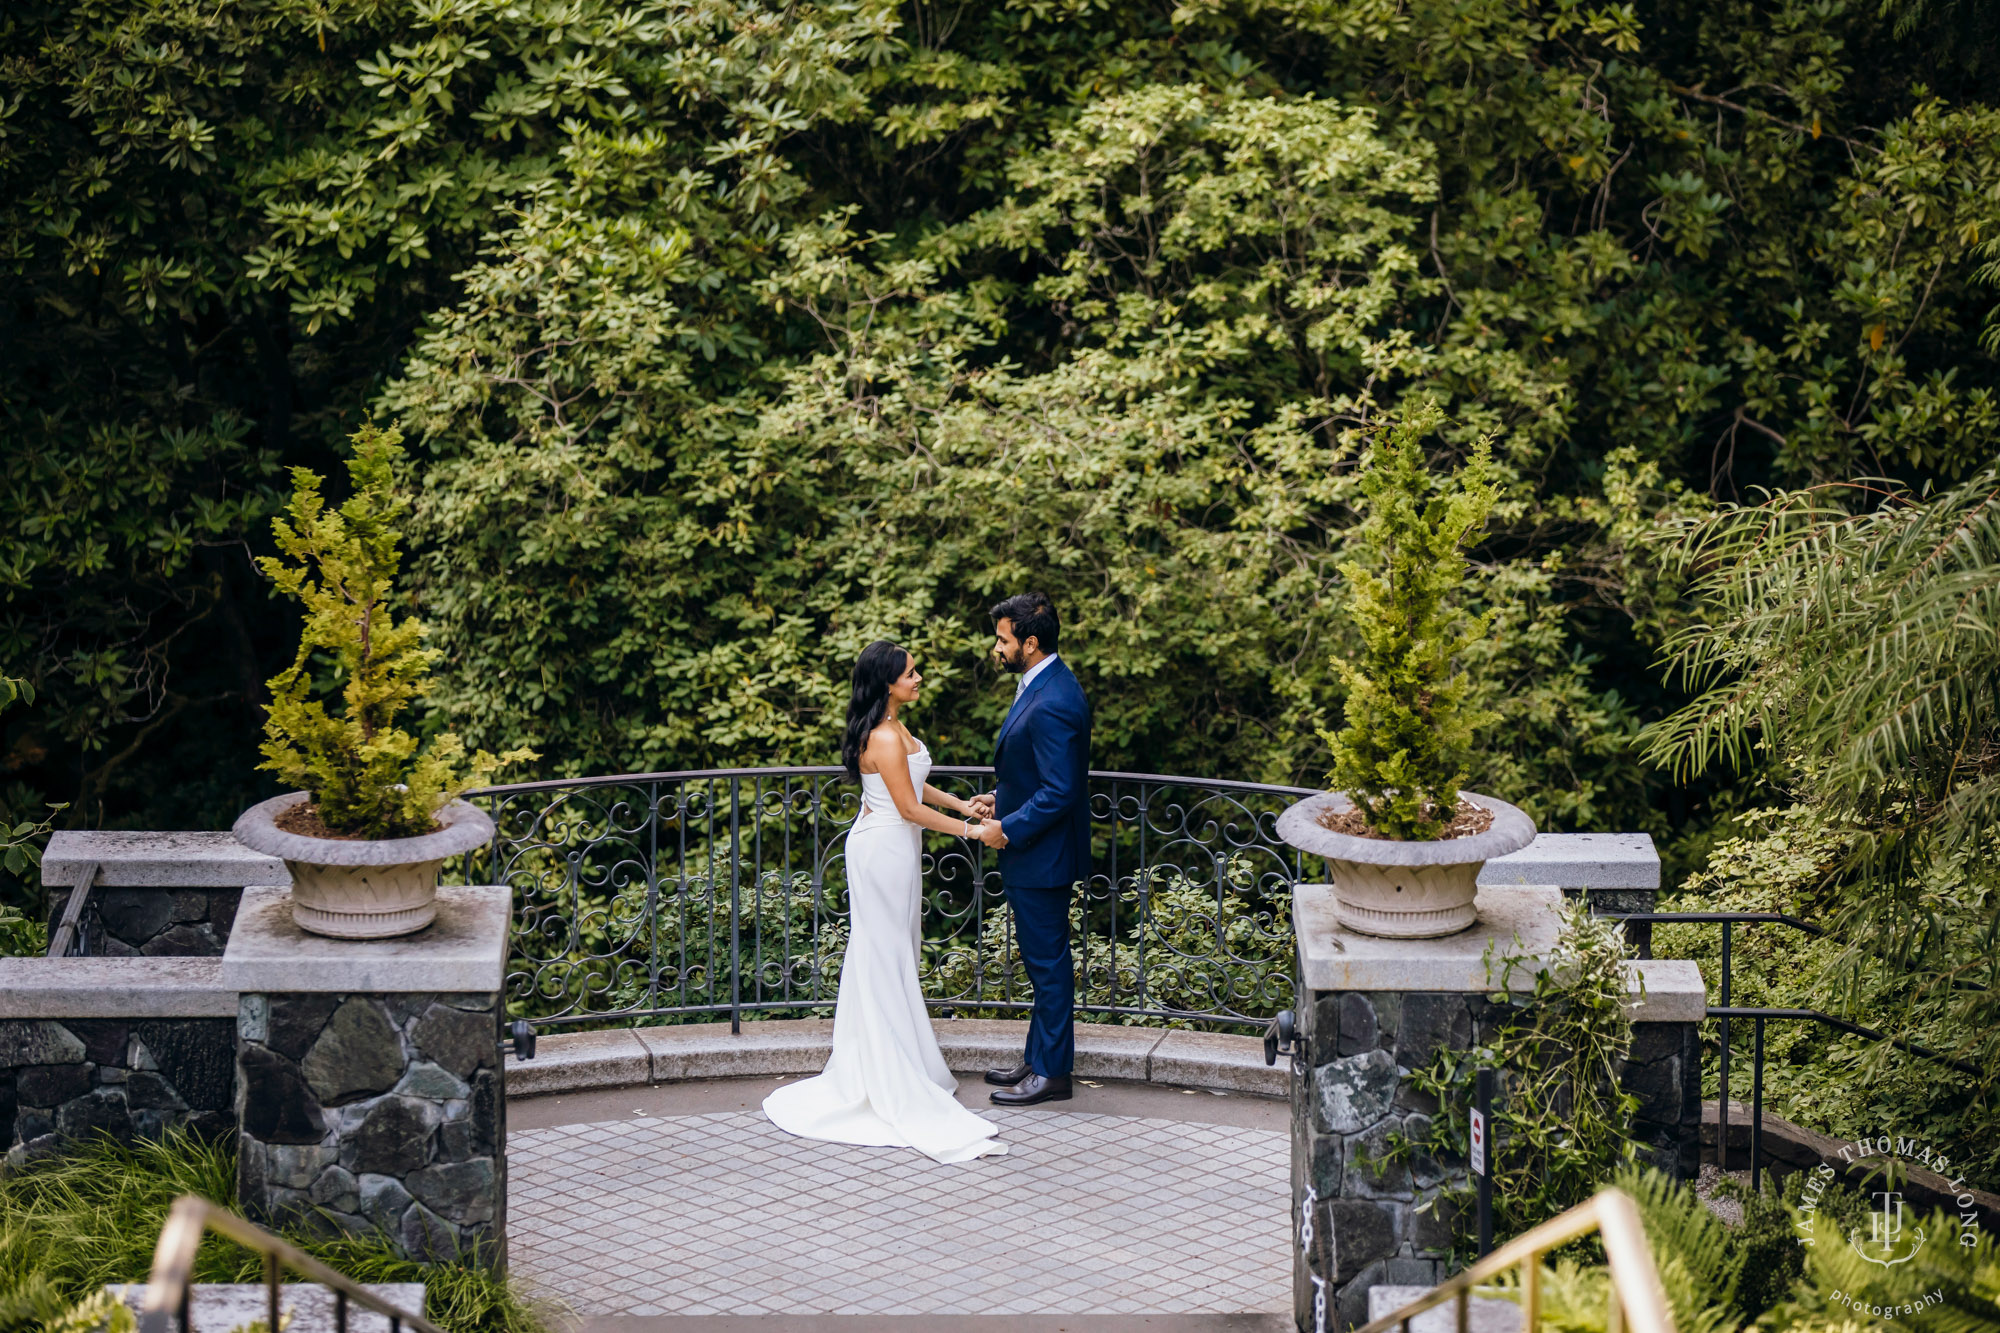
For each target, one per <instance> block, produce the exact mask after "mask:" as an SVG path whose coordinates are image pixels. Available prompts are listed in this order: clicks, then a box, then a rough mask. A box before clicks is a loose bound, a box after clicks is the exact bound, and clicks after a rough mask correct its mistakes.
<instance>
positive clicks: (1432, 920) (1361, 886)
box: [1278, 791, 1535, 940]
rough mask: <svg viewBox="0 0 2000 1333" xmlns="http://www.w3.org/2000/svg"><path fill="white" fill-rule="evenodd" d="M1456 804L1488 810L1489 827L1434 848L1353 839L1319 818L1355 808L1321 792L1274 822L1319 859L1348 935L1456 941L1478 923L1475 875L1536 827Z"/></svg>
mask: <svg viewBox="0 0 2000 1333" xmlns="http://www.w3.org/2000/svg"><path fill="white" fill-rule="evenodd" d="M1459 797H1460V799H1462V800H1466V801H1470V802H1471V803H1472V804H1474V805H1476V806H1478V807H1480V808H1481V809H1483V810H1491V811H1492V812H1493V826H1492V827H1491V828H1489V829H1487V830H1486V832H1484V833H1475V834H1473V835H1472V836H1470V837H1465V838H1447V839H1444V840H1443V841H1440V842H1400V841H1395V840H1392V839H1386V838H1357V837H1353V836H1351V835H1349V834H1346V833H1336V832H1334V831H1333V830H1332V829H1330V828H1328V827H1326V825H1324V824H1322V823H1320V822H1319V816H1320V814H1321V812H1323V811H1327V810H1331V811H1333V812H1335V813H1341V812H1344V811H1347V810H1351V809H1353V808H1354V802H1352V801H1350V800H1349V799H1348V798H1347V797H1346V796H1343V795H1341V794H1340V793H1339V792H1320V793H1318V794H1316V795H1313V796H1308V797H1306V798H1305V799H1304V800H1303V801H1300V802H1298V803H1297V804H1295V805H1292V806H1290V807H1289V808H1287V809H1286V811H1285V812H1284V813H1283V814H1281V815H1279V816H1278V836H1279V837H1281V838H1283V839H1284V840H1285V841H1286V842H1287V843H1290V844H1291V845H1292V846H1294V847H1296V848H1298V849H1299V850H1300V851H1302V852H1311V853H1312V854H1314V855H1316V856H1323V857H1325V858H1326V864H1327V869H1328V870H1329V871H1330V872H1331V873H1332V876H1333V893H1334V909H1335V912H1336V913H1337V914H1338V915H1339V917H1340V923H1341V924H1342V925H1343V926H1346V927H1347V928H1348V929H1349V930H1356V931H1359V932H1361V933H1362V934H1364V935H1380V936H1385V937H1387V938H1389V939H1408V940H1420V939H1431V938H1434V937H1436V936H1439V935H1455V934H1457V933H1458V932H1459V931H1461V930H1464V929H1466V928H1467V927H1469V926H1470V925H1472V923H1473V922H1474V921H1476V920H1478V919H1479V914H1478V912H1477V911H1476V910H1475V909H1474V907H1473V899H1474V897H1476V896H1477V894H1478V891H1479V889H1478V881H1479V871H1480V868H1481V867H1482V866H1484V865H1485V864H1486V863H1487V862H1488V861H1489V860H1491V859H1493V858H1494V857H1496V856H1505V855H1507V854H1508V853H1509V852H1518V851H1520V850H1521V849H1522V848H1523V847H1526V846H1527V845H1528V844H1529V843H1531V842H1533V841H1534V840H1535V821H1534V820H1532V819H1529V818H1528V816H1527V815H1525V814H1523V813H1522V812H1521V811H1520V810H1518V809H1516V808H1515V807H1514V806H1511V805H1509V804H1507V802H1505V801H1500V800H1495V799H1494V798H1493V797H1491V796H1481V795H1480V794H1479V793H1477V792H1470V791H1462V792H1460V793H1459Z"/></svg>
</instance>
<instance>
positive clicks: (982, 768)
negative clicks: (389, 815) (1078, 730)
mask: <svg viewBox="0 0 2000 1333" xmlns="http://www.w3.org/2000/svg"><path fill="white" fill-rule="evenodd" d="M846 771H847V770H846V769H844V768H842V767H841V766H840V765H839V764H781V765H772V766H770V767H768V768H683V769H674V770H672V771H671V772H664V773H604V774H592V775H591V776H589V777H584V778H543V779H540V780H539V781H536V782H507V783H501V784H499V785H497V786H492V787H474V788H472V789H470V790H469V791H467V792H465V793H464V795H465V797H466V799H468V800H469V799H471V798H472V797H475V796H505V795H508V794H509V793H511V792H517V791H555V790H559V789H561V788H564V787H587V786H610V785H614V784H617V783H626V782H679V781H683V780H685V779H689V778H757V777H768V776H770V775H772V774H791V775H793V776H797V777H829V778H830V777H834V776H837V775H838V774H841V773H845V772H846ZM992 771H993V765H991V764H938V765H937V766H936V767H934V768H932V769H931V772H933V773H949V774H962V775H965V776H968V777H969V776H972V775H974V774H979V773H991V772H992ZM1089 775H1090V776H1091V777H1093V778H1105V779H1108V780H1111V781H1117V782H1187V783H1196V782H1198V783H1200V784H1201V785H1202V786H1204V787H1220V788H1223V789H1225V790H1228V791H1275V792H1285V793H1289V794H1292V795H1296V796H1317V795H1319V789H1318V788H1316V787H1287V786H1283V785H1282V784H1277V783H1269V782H1239V781H1238V780H1236V779H1235V778H1190V777H1180V776H1176V775H1174V774H1172V773H1127V772H1124V771H1123V770H1120V769H1110V768H1093V769H1091V770H1090V774H1089Z"/></svg>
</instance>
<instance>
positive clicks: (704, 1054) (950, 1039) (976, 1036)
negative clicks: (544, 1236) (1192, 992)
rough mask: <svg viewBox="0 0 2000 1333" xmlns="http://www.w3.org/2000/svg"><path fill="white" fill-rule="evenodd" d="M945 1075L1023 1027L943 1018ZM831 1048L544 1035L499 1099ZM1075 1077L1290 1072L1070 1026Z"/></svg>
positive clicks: (824, 1030) (783, 1070) (740, 1039)
mask: <svg viewBox="0 0 2000 1333" xmlns="http://www.w3.org/2000/svg"><path fill="white" fill-rule="evenodd" d="M932 1027H933V1028H934V1029H935V1030H936V1032H937V1036H938V1047H939V1049H941V1050H942V1051H943V1052H944V1058H945V1063H947V1064H948V1065H950V1066H951V1068H952V1070H953V1072H955V1073H960V1074H970V1073H977V1072H978V1071H980V1070H983V1069H988V1068H991V1067H993V1066H996V1065H1007V1064H1012V1063H1013V1062H1015V1061H1016V1060H1018V1059H1020V1058H1021V1044H1022V1040H1023V1038H1024V1037H1025V1035H1026V1033H1027V1030H1028V1025H1027V1024H1026V1023H1023V1022H1011V1021H1007V1020H1003V1019H981V1018H945V1019H937V1020H934V1021H933V1023H932ZM832 1049H833V1021H832V1020H831V1019H824V1018H818V1019H812V1018H808V1019H787V1020H776V1021H769V1022H758V1023H745V1024H744V1025H743V1031H742V1032H741V1034H732V1033H731V1032H730V1031H729V1025H728V1024H727V1023H688V1024H682V1025H679V1026H675V1027H653V1028H620V1029H617V1030H615V1031H611V1032H562V1033H548V1034H545V1035H543V1036H542V1037H541V1039H540V1040H539V1041H538V1042H537V1043H536V1048H535V1058H534V1059H532V1060H517V1059H515V1058H514V1057H512V1056H509V1057H508V1059H507V1095H508V1096H510V1097H537V1096H542V1095H544V1094H548V1093H557V1092H580V1091H583V1090H585V1089H589V1088H618V1087H629V1086H631V1085H633V1084H638V1083H669V1082H678V1081H682V1080H688V1079H708V1078H752V1077H758V1076H763V1077H772V1076H777V1075H791V1074H817V1073H818V1072H819V1071H820V1070H821V1069H822V1068H823V1067H824V1066H825V1065H826V1059H827V1055H828V1053H829V1052H831V1050H832ZM1076 1074H1077V1077H1079V1078H1102V1079H1117V1080H1120V1081H1123V1082H1131V1083H1160V1084H1167V1085H1170V1086H1173V1087H1177V1088H1205V1089H1209V1090H1212V1091H1216V1092H1235V1093H1244V1094H1248V1095H1250V1096H1256V1097H1283V1096H1285V1095H1286V1093H1287V1091H1288V1087H1289V1078H1290V1069H1289V1065H1288V1063H1287V1062H1285V1061H1280V1062H1279V1063H1278V1064H1276V1065H1267V1064H1265V1063H1264V1043H1263V1041H1262V1039H1261V1038H1258V1037H1245V1036H1235V1035H1231V1034H1227V1033H1217V1032H1179V1031H1167V1030H1164V1029H1161V1028H1144V1027H1121V1026H1117V1025H1113V1024H1109V1023H1078V1024H1077V1025H1076Z"/></svg>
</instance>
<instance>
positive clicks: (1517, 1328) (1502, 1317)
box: [1368, 1286, 1521, 1333]
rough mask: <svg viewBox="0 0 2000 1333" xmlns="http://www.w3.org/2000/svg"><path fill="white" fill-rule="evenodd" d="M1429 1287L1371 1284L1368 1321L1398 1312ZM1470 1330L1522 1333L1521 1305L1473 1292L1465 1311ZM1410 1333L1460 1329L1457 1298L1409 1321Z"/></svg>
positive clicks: (1443, 1332)
mask: <svg viewBox="0 0 2000 1333" xmlns="http://www.w3.org/2000/svg"><path fill="white" fill-rule="evenodd" d="M1430 1290H1431V1288H1429V1287H1388V1286H1383V1287H1370V1288H1369V1289H1368V1322H1370V1323H1371V1324H1372V1323H1374V1322H1375V1321H1376V1320H1377V1319H1381V1318H1384V1317H1386V1316H1388V1315H1392V1314H1394V1313H1396V1311H1398V1310H1400V1309H1402V1308H1403V1307H1404V1306H1406V1305H1408V1304H1409V1303H1410V1302H1411V1301H1414V1300H1416V1299H1417V1298H1418V1297H1419V1296H1422V1295H1423V1294H1424V1293H1425V1292H1427V1291H1430ZM1466 1324H1467V1326H1468V1328H1469V1330H1470V1333H1521V1307H1520V1306H1518V1305H1516V1304H1514V1302H1512V1301H1504V1300H1501V1299H1500V1298H1499V1297H1497V1296H1474V1297H1473V1298H1472V1305H1471V1308H1470V1309H1469V1310H1467V1311H1466ZM1410 1333H1458V1302H1456V1301H1446V1302H1445V1303H1444V1304H1443V1305H1439V1306H1435V1307H1433V1308H1432V1309H1429V1310H1426V1311H1424V1312H1423V1313H1422V1314H1420V1315H1418V1316H1417V1317H1416V1318H1415V1319H1412V1320H1411V1321H1410Z"/></svg>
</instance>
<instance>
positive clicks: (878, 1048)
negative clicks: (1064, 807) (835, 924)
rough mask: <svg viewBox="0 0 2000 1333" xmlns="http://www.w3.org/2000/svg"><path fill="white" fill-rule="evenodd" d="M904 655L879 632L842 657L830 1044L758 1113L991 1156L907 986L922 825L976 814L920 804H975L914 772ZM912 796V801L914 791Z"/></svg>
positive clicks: (852, 1138)
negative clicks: (842, 838)
mask: <svg viewBox="0 0 2000 1333" xmlns="http://www.w3.org/2000/svg"><path fill="white" fill-rule="evenodd" d="M923 679H924V678H923V677H922V676H920V675H918V674H917V664H916V659H915V658H913V657H911V656H910V654H908V653H907V652H904V651H903V650H902V649H901V648H898V647H897V646H896V645H895V644H893V643H889V642H887V641H886V640H879V639H878V640H877V641H876V642H874V643H871V644H869V645H868V647H867V648H865V649H863V650H862V653H861V657H860V660H859V661H857V662H856V663H855V664H854V694H853V697H851V698H850V699H849V700H848V703H847V732H846V735H845V737H844V738H843V740H842V742H841V753H840V757H841V761H842V762H843V763H844V764H845V765H846V767H847V773H848V776H849V777H852V778H854V779H856V780H857V781H859V782H860V783H861V791H862V794H863V796H864V797H865V798H866V799H865V801H864V803H863V805H862V807H861V817H860V818H858V819H856V820H855V821H854V827H853V828H852V829H850V830H848V834H847V889H848V903H849V906H850V913H851V925H852V930H851V933H850V934H849V936H848V941H847V957H846V959H845V960H844V961H843V962H842V964H841V970H840V996H839V999H838V1000H837V1001H836V1003H835V1005H834V1010H833V1055H832V1057H831V1058H830V1059H828V1060H827V1062H826V1070H825V1072H824V1073H822V1074H820V1075H819V1076H818V1077H816V1078H809V1079H804V1080H802V1081H800V1082H798V1083H793V1084H789V1085H787V1086H785V1087H782V1088H779V1089H778V1090H777V1091H776V1092H774V1093H772V1094H771V1095H770V1096H769V1097H767V1098H765V1099H764V1114H765V1115H767V1116H769V1117H770V1118H771V1123H772V1124H774V1125H776V1126H777V1127H778V1128H779V1129H782V1130H784V1131H786V1132H787V1133H790V1134H797V1135H799V1136H800V1137H802V1138H808V1139H825V1140H828V1141H830V1142H833V1143H858V1144H864V1145H867V1146H869V1147H883V1148H915V1149H917V1150H918V1151H920V1152H923V1153H926V1154H928V1155H929V1156H930V1157H931V1158H932V1159H933V1160H935V1161H939V1162H963V1161H968V1160H970V1159H972V1158H974V1157H983V1156H987V1155H990V1154H996V1153H1004V1152H1006V1151H1007V1145H1005V1144H1004V1143H995V1142H994V1141H993V1136H994V1135H995V1134H997V1133H999V1132H1000V1131H999V1126H997V1125H994V1124H991V1123H989V1122H988V1121H986V1120H983V1119H981V1118H980V1117H979V1116H976V1115H974V1114H973V1113H972V1112H971V1111H968V1110H966V1109H965V1108H964V1107H963V1106H960V1105H959V1104H958V1102H957V1101H956V1100H954V1094H955V1093H956V1092H957V1091H958V1080H957V1079H955V1078H953V1077H952V1074H951V1071H950V1070H949V1069H947V1068H946V1067H945V1063H944V1056H943V1055H942V1054H940V1053H939V1051H938V1044H937V1036H936V1034H935V1033H933V1032H932V1031H931V1022H930V1015H929V1014H928V1013H927V1012H926V1011H925V1009H924V997H923V992H922V991H921V990H920V989H919V988H918V986H917V945H918V940H919V938H920V930H921V915H922V908H923V877H922V874H921V872H920V871H919V869H918V858H919V857H920V856H921V854H922V850H923V830H924V829H931V830H934V831H935V832H938V833H949V834H952V835H954V836H956V837H977V836H978V827H979V826H978V825H977V824H974V823H971V822H970V821H968V820H964V819H952V818H950V817H949V816H946V815H941V814H939V813H938V812H937V811H935V810H931V809H928V808H926V806H925V804H924V803H925V802H929V803H930V804H932V805H939V806H943V807H944V808H945V809H947V810H956V811H958V812H959V813H960V814H962V815H970V814H973V813H975V811H974V810H973V808H972V806H971V804H970V803H969V802H967V801H963V800H960V799H959V798H958V797H956V796H953V795H951V794H950V793H948V792H942V791H939V790H938V789H937V788H935V787H933V786H930V785H929V784H928V783H926V782H925V781H924V779H925V777H927V776H928V775H929V773H930V771H931V755H930V751H929V750H928V749H926V748H925V747H924V743H923V742H922V741H920V740H918V739H917V738H916V737H915V736H912V735H911V734H910V731H909V728H907V727H905V726H904V725H903V723H902V721H901V720H900V719H899V718H898V717H897V716H896V715H897V713H898V711H899V710H901V709H903V708H906V707H908V706H909V705H910V704H912V703H914V702H915V701H916V698H917V687H918V686H919V685H921V684H923ZM920 797H921V799H919V798H920Z"/></svg>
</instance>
